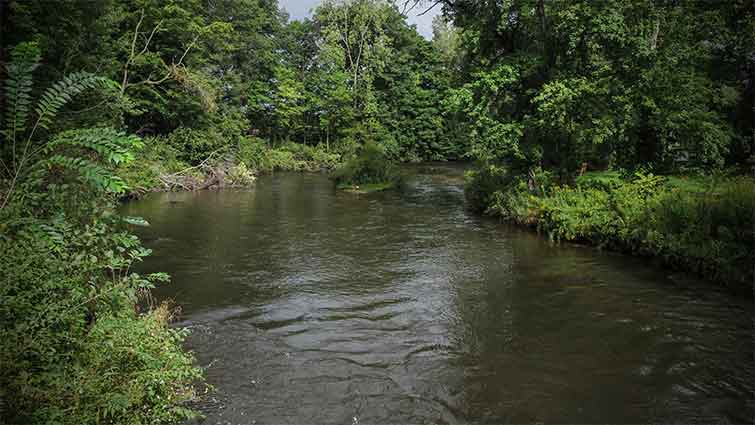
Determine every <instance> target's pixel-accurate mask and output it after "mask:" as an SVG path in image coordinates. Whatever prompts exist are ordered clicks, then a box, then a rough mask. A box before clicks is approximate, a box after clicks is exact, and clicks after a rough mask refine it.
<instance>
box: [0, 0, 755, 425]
mask: <svg viewBox="0 0 755 425" xmlns="http://www.w3.org/2000/svg"><path fill="white" fill-rule="evenodd" d="M754 7H755V6H753V3H752V1H748V0H731V1H655V0H605V1H591V0H505V1H503V0H392V1H391V0H323V1H322V2H320V4H319V5H318V6H317V7H316V8H315V9H314V10H313V12H312V14H311V17H310V18H307V19H304V20H301V21H290V20H289V19H288V17H287V16H286V14H285V12H284V11H282V9H281V8H280V7H279V4H278V1H277V0H212V1H209V0H99V1H91V0H60V1H56V2H49V1H48V2H44V1H36V2H35V1H19V0H4V1H3V0H0V28H2V46H0V62H2V65H3V66H2V70H0V73H1V74H2V89H3V92H2V93H3V97H2V102H0V116H1V117H2V119H1V120H0V121H1V122H2V133H1V134H2V143H0V250H2V253H3V255H2V258H0V277H1V278H2V282H3V283H2V285H3V286H2V287H1V288H0V300H1V302H2V304H0V321H2V325H3V326H2V331H1V334H0V338H1V339H2V341H3V342H2V346H1V350H0V362H1V363H2V364H3V368H2V370H1V371H0V414H2V415H3V416H4V417H7V418H8V419H10V420H11V422H23V423H26V422H30V423H54V422H61V423H93V422H94V423H103V422H104V423H150V424H151V423H164V422H174V421H176V420H180V419H181V418H185V417H187V416H190V415H191V414H192V413H191V412H190V411H189V410H187V409H186V402H188V401H190V400H191V399H192V398H193V397H194V391H195V390H194V389H193V388H192V383H193V382H194V381H195V380H197V379H198V378H199V377H200V371H199V370H197V369H196V368H195V367H194V366H192V359H191V356H190V355H189V354H187V353H185V352H183V351H182V350H181V348H180V343H181V340H182V338H183V336H184V333H183V332H181V331H177V330H174V329H170V328H169V327H168V321H169V319H170V317H171V314H172V311H171V309H170V308H169V307H168V306H152V307H154V308H150V309H144V310H142V309H140V308H139V307H138V306H139V305H144V304H145V303H146V302H142V303H139V301H140V300H141V301H145V300H148V299H149V296H148V293H149V289H150V288H151V287H152V286H153V285H154V284H157V283H160V282H162V281H164V280H165V278H166V277H165V276H164V275H161V274H156V275H152V276H139V275H137V274H134V273H132V272H131V271H130V270H131V269H130V268H131V266H132V265H134V264H135V263H137V262H139V261H140V260H141V259H142V258H143V257H144V256H146V255H148V253H149V251H148V250H146V249H144V248H142V247H141V245H140V244H139V242H138V240H137V239H136V238H135V237H134V236H132V235H131V234H130V233H129V226H133V225H134V224H135V223H136V224H145V223H143V222H142V221H141V220H138V219H135V218H129V219H124V218H122V217H119V216H118V215H117V214H116V212H115V202H116V201H117V199H119V198H123V197H125V196H128V195H138V194H141V193H144V192H147V191H151V190H197V189H206V188H212V187H224V186H241V185H249V184H252V183H253V182H254V179H255V175H256V174H259V173H263V172H273V171H278V170H293V171H321V170H330V171H333V176H334V179H335V180H336V182H337V184H338V185H340V186H342V187H348V188H353V189H357V188H358V189H361V188H369V187H372V188H386V187H392V186H396V185H397V184H399V183H400V182H401V175H400V172H399V171H398V163H399V162H415V161H428V160H432V161H436V160H440V161H442V160H474V161H476V164H477V166H476V169H475V170H474V171H473V172H472V173H471V175H470V180H469V184H468V187H467V194H468V199H469V201H470V205H472V206H473V207H475V208H476V209H478V210H479V211H485V212H488V213H490V214H495V215H499V216H501V217H505V218H507V219H511V220H513V221H516V222H519V223H522V224H525V225H529V226H533V227H536V228H538V229H540V230H541V231H543V232H545V233H547V234H548V235H550V237H551V238H552V239H553V240H554V241H560V240H571V241H582V242H589V243H593V244H596V245H599V246H603V247H607V248H612V249H619V250H624V251H629V252H633V253H638V254H642V255H652V256H656V257H659V258H662V259H664V260H665V261H666V263H667V264H669V265H672V266H677V267H680V268H685V269H688V270H695V271H697V272H699V273H701V274H703V275H705V276H708V277H711V278H713V279H716V280H718V281H721V282H724V283H726V284H730V285H732V286H737V287H743V285H745V284H746V283H747V282H751V281H752V272H753V270H752V263H753V260H754V258H753V250H754V247H755V242H754V241H753V233H755V231H754V230H753V228H754V226H755V225H754V224H753V221H754V218H753V214H754V213H753V212H754V211H755V183H753V179H752V178H751V177H747V176H746V175H745V174H746V172H749V170H748V167H750V168H751V167H753V165H754V164H755V156H754V153H755V130H754V129H753V128H754V122H753V121H754V120H755V109H754V108H755V105H754V104H753V100H754V99H755V92H754V90H755V89H754V86H755V78H754V77H753V75H754V74H755V51H754V50H753V49H754V48H755V47H754V46H755V19H754V18H753V15H754V14H755V10H754V9H753V8H754ZM433 8H435V10H439V11H442V15H441V16H438V17H436V18H435V20H434V21H433V40H432V41H428V40H426V39H424V38H423V37H421V36H420V35H419V34H418V33H417V31H416V29H415V28H414V27H413V26H411V25H409V24H408V23H407V20H406V16H407V14H408V13H409V11H413V13H422V12H423V11H426V10H429V9H433ZM147 304H148V303H147Z"/></svg>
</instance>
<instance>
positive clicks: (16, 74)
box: [0, 43, 141, 210]
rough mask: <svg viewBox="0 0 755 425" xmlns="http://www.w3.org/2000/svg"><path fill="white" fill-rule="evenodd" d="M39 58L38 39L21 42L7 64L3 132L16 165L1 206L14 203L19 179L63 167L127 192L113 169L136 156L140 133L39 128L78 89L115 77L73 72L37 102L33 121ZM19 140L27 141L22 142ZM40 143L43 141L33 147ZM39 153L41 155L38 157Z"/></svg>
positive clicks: (37, 179)
mask: <svg viewBox="0 0 755 425" xmlns="http://www.w3.org/2000/svg"><path fill="white" fill-rule="evenodd" d="M39 60H40V53H39V47H38V46H37V45H36V44H35V43H21V44H19V45H17V46H16V47H15V48H14V49H13V50H12V53H11V60H10V62H9V64H8V65H6V69H7V73H8V78H7V80H6V81H5V83H4V86H5V87H4V92H5V95H6V101H7V108H6V111H7V118H6V119H5V120H4V121H5V126H4V127H5V128H4V130H3V134H4V135H5V136H6V137H7V138H8V139H9V142H10V143H11V147H10V151H12V154H13V161H12V164H13V169H12V170H8V172H9V175H8V179H9V180H8V181H9V182H10V184H9V187H8V190H7V191H6V193H4V194H0V199H2V204H0V210H2V209H3V208H4V207H5V206H6V205H7V204H8V202H9V200H10V199H11V198H12V196H13V193H14V190H15V188H16V187H17V186H18V185H19V184H26V185H31V186H37V185H44V184H46V183H47V182H49V181H50V179H49V177H50V176H51V174H50V171H52V170H59V169H61V168H63V169H66V170H68V171H71V172H74V173H75V174H76V175H77V177H78V179H79V180H80V181H82V182H85V183H87V184H89V185H91V187H92V188H94V189H95V190H104V191H106V192H110V193H122V192H123V191H124V190H126V189H127V186H126V184H125V183H124V182H123V180H121V179H120V178H119V177H117V176H115V175H114V174H113V172H112V169H111V167H113V166H118V165H121V164H126V163H128V162H130V161H132V160H133V159H134V155H133V154H132V150H133V149H136V148H139V147H141V141H140V139H139V138H137V137H136V136H131V135H127V134H125V133H124V132H122V131H118V130H115V129H112V128H87V129H75V130H69V131H64V132H62V133H58V134H50V133H45V136H47V139H41V140H37V138H35V132H36V130H37V129H38V128H43V129H45V130H48V131H49V130H50V129H51V127H52V124H53V120H55V118H56V116H57V115H58V113H59V112H60V110H61V109H62V108H63V107H64V106H65V105H66V104H67V103H68V102H70V101H71V100H72V99H73V98H74V97H75V96H76V95H78V94H80V93H82V92H84V91H85V90H90V89H95V88H101V89H112V85H113V84H115V83H114V82H112V81H111V80H108V79H106V78H102V77H98V76H96V75H92V74H89V73H86V72H77V73H73V74H70V75H68V76H66V77H65V78H63V79H62V80H60V81H58V82H57V83H55V84H53V85H52V86H51V87H49V88H47V89H46V90H45V91H44V92H43V93H42V95H41V96H40V98H39V100H38V101H37V103H36V107H35V108H34V112H35V113H36V120H35V122H34V125H30V124H29V115H30V113H31V110H32V109H31V105H32V98H31V93H32V88H33V78H32V73H33V71H34V69H35V68H36V67H37V66H38V64H39ZM22 135H23V139H24V141H23V142H21V140H20V139H21V136H22ZM19 143H23V146H22V147H19V146H18V144H19ZM34 144H36V145H39V146H37V147H34V148H31V146H32V145H34ZM6 152H8V151H6ZM1 153H2V151H0V154H1ZM39 154H41V155H42V157H41V158H40V157H37V155H39ZM0 159H2V158H0ZM3 164H4V163H3ZM6 169H7V167H6Z"/></svg>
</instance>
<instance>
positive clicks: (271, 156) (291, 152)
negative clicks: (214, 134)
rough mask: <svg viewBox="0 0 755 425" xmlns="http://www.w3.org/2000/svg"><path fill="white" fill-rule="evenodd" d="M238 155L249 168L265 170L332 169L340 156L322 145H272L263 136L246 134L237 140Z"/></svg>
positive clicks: (257, 170)
mask: <svg viewBox="0 0 755 425" xmlns="http://www.w3.org/2000/svg"><path fill="white" fill-rule="evenodd" d="M238 158H239V160H240V161H241V162H243V163H245V164H246V165H247V167H249V168H250V169H252V170H254V171H256V172H262V173H265V172H273V171H319V170H321V169H333V168H335V167H336V165H337V164H338V163H339V161H340V158H341V157H340V155H339V154H337V153H331V152H328V151H327V150H326V148H325V147H324V146H323V145H317V146H309V145H302V144H298V143H286V144H285V145H283V146H281V147H279V148H275V149H273V148H271V147H269V146H268V145H267V143H266V142H265V141H264V140H262V139H258V138H252V137H249V138H245V139H243V140H242V141H241V142H240V143H239V148H238Z"/></svg>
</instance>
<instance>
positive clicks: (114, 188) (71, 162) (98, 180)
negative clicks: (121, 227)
mask: <svg viewBox="0 0 755 425" xmlns="http://www.w3.org/2000/svg"><path fill="white" fill-rule="evenodd" d="M38 165H39V166H43V167H46V168H47V169H53V168H54V167H55V166H58V167H62V168H65V169H68V170H70V171H73V172H75V173H76V175H77V176H78V178H79V180H81V181H83V182H84V183H88V184H90V185H91V186H93V187H94V188H95V189H97V190H104V191H105V192H109V193H114V194H121V193H123V192H125V191H126V189H128V186H127V185H126V182H124V181H123V180H122V179H121V178H120V177H118V176H116V175H115V174H113V173H112V172H111V171H110V170H108V169H107V168H105V167H103V166H102V165H101V164H99V163H98V162H95V161H91V160H89V159H86V158H82V157H75V156H67V155H53V156H51V157H49V158H47V159H45V160H43V161H41V162H39V163H38Z"/></svg>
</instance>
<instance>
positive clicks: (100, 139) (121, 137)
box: [44, 127, 142, 165]
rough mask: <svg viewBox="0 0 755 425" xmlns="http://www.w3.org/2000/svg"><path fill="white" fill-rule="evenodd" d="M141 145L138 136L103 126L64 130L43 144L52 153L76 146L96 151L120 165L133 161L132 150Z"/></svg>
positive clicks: (112, 163) (106, 159) (113, 163)
mask: <svg viewBox="0 0 755 425" xmlns="http://www.w3.org/2000/svg"><path fill="white" fill-rule="evenodd" d="M141 146H142V141H141V139H139V138H138V137H136V136H134V135H129V134H126V133H124V132H122V131H118V130H115V129H113V128H107V127H103V128H87V129H76V130H69V131H64V132H63V133H60V134H59V135H57V136H56V137H55V139H53V140H52V141H50V142H49V143H48V144H47V145H45V148H44V152H45V153H46V154H52V153H54V152H60V151H61V150H64V149H65V148H70V147H77V148H81V149H86V150H90V151H93V152H96V153H97V154H98V155H99V157H100V158H101V159H102V160H103V161H104V162H106V163H108V164H110V165H122V164H127V163H129V162H131V161H133V160H134V154H133V151H134V150H135V149H139V148H141Z"/></svg>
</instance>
